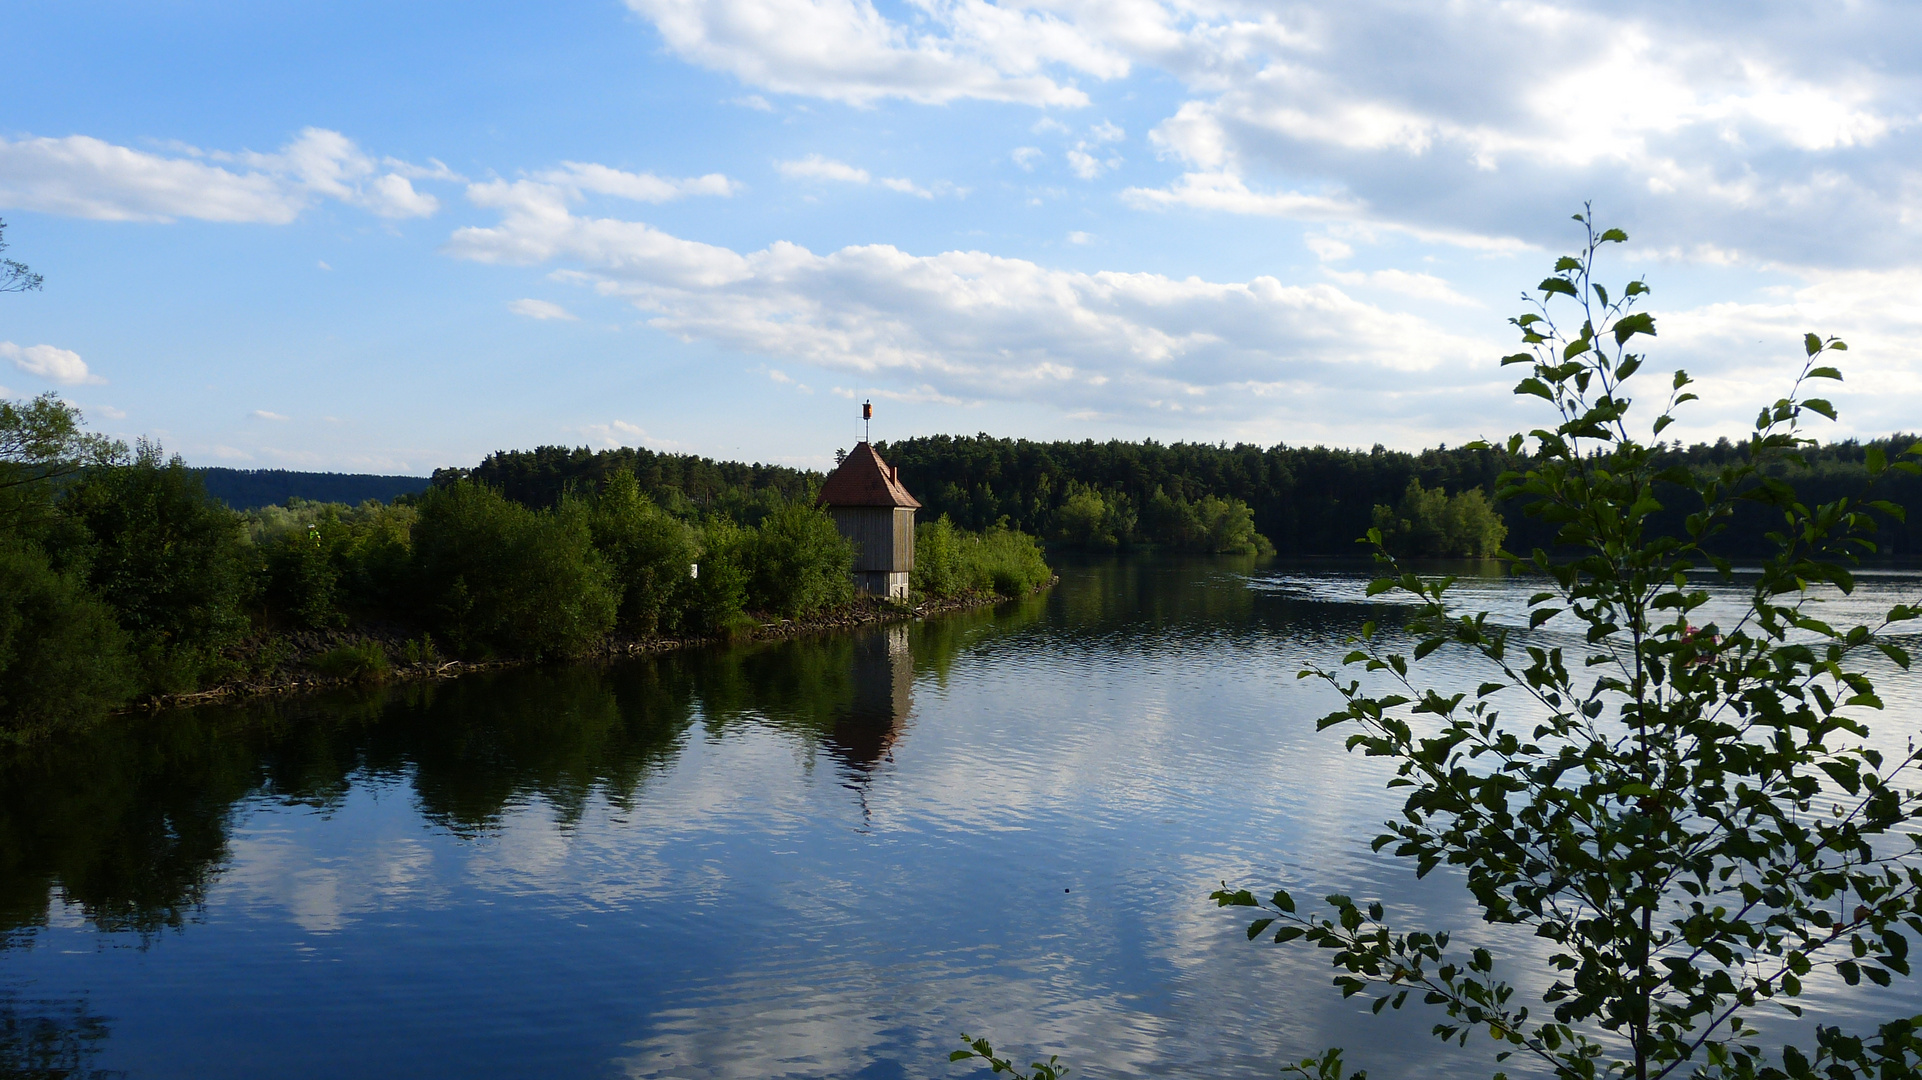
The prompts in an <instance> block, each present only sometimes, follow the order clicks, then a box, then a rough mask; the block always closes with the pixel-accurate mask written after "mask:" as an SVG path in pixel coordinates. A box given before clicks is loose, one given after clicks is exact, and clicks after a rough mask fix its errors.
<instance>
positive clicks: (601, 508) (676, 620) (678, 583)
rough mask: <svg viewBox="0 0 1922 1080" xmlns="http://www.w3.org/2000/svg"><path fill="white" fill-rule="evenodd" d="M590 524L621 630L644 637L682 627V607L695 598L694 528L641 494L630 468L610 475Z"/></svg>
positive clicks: (697, 552)
mask: <svg viewBox="0 0 1922 1080" xmlns="http://www.w3.org/2000/svg"><path fill="white" fill-rule="evenodd" d="M587 523H588V529H589V531H590V532H591V533H592V534H593V537H594V547H595V548H596V549H597V550H598V551H600V553H601V555H602V556H603V557H604V558H606V559H607V562H608V567H609V569H610V570H611V571H612V573H613V575H614V587H615V589H616V591H617V592H618V593H619V595H620V612H619V619H618V622H619V625H620V628H621V629H622V630H624V631H626V632H627V633H630V634H641V635H648V634H657V633H666V632H671V631H673V630H676V629H678V628H679V626H680V622H681V614H682V611H683V610H684V609H685V608H687V607H688V606H689V605H690V604H692V603H693V600H694V597H693V595H692V594H693V588H694V580H693V579H692V578H691V577H689V575H688V567H689V566H690V565H692V564H693V563H695V562H697V561H698V560H699V556H700V544H699V540H698V534H697V533H696V532H695V530H694V529H693V528H692V527H691V526H689V525H687V524H686V523H685V522H682V521H679V520H676V519H675V518H674V517H673V516H671V515H669V514H668V513H667V512H666V511H665V510H662V509H661V508H660V507H658V506H656V505H655V504H654V502H653V500H651V499H649V498H648V497H647V496H646V495H644V494H642V493H641V485H640V482H639V481H638V480H636V479H635V478H634V474H633V473H632V472H629V471H626V470H622V471H620V472H616V473H615V474H613V475H612V476H610V477H608V479H607V484H606V486H605V487H603V488H602V489H601V493H600V494H599V495H598V496H596V497H595V498H594V500H593V501H592V503H591V504H590V507H589V510H588V516H587Z"/></svg>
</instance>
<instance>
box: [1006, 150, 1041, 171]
mask: <svg viewBox="0 0 1922 1080" xmlns="http://www.w3.org/2000/svg"><path fill="white" fill-rule="evenodd" d="M1043 156H1044V155H1043V154H1042V153H1041V148H1040V147H1038V146H1017V147H1015V148H1014V152H1013V153H1011V154H1009V155H1008V160H1010V161H1012V162H1014V163H1015V164H1016V165H1019V166H1020V167H1021V168H1022V169H1025V170H1027V171H1028V172H1033V171H1034V164H1035V162H1037V161H1040V160H1041V159H1042V157H1043Z"/></svg>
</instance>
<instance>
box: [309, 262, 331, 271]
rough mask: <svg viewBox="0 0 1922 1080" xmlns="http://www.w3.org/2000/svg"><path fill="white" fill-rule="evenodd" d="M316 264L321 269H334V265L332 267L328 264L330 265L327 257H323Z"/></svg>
mask: <svg viewBox="0 0 1922 1080" xmlns="http://www.w3.org/2000/svg"><path fill="white" fill-rule="evenodd" d="M314 265H315V266H317V267H319V268H320V269H322V270H332V269H333V267H331V266H328V265H327V260H326V259H322V260H320V261H319V262H317V263H315V264H314Z"/></svg>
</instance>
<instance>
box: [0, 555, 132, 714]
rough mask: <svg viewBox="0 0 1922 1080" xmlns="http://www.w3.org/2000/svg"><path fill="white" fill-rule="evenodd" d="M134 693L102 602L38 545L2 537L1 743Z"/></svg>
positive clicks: (120, 638) (120, 639)
mask: <svg viewBox="0 0 1922 1080" xmlns="http://www.w3.org/2000/svg"><path fill="white" fill-rule="evenodd" d="M133 692H134V681H133V665H132V663H131V661H130V660H129V658H128V655H127V636H126V634H124V633H123V632H121V629H120V627H119V625H118V624H116V623H115V622H114V617H113V612H112V611H111V610H110V609H109V608H108V607H107V605H105V604H103V603H101V602H100V601H99V600H97V599H95V598H94V597H92V596H91V595H89V594H88V593H87V591H86V588H85V586H84V585H83V584H82V583H81V582H80V581H78V580H77V579H76V575H73V574H62V573H59V572H57V571H55V570H54V568H53V567H52V566H51V565H49V564H48V562H47V557H46V556H45V555H44V554H43V553H42V552H41V551H40V549H39V548H38V547H36V546H34V545H32V544H23V543H19V542H16V541H11V540H7V539H5V538H0V742H5V741H9V740H17V739H23V738H26V737H30V736H33V735H38V734H42V733H45V732H48V731H52V730H55V729H57V728H60V727H64V726H69V725H73V724H79V723H85V722H87V721H90V720H93V719H96V718H98V717H99V716H100V715H101V714H103V713H105V712H106V711H107V710H108V709H111V708H114V707H115V706H118V705H120V704H123V703H124V702H125V701H126V700H127V699H128V698H129V697H132V696H133Z"/></svg>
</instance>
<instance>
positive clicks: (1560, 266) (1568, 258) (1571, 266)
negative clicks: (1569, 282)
mask: <svg viewBox="0 0 1922 1080" xmlns="http://www.w3.org/2000/svg"><path fill="white" fill-rule="evenodd" d="M1581 268H1582V260H1580V259H1578V258H1576V257H1575V256H1573V255H1564V256H1562V257H1561V258H1559V259H1556V260H1555V272H1556V273H1558V274H1560V273H1566V272H1567V271H1570V270H1580V269H1581Z"/></svg>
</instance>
